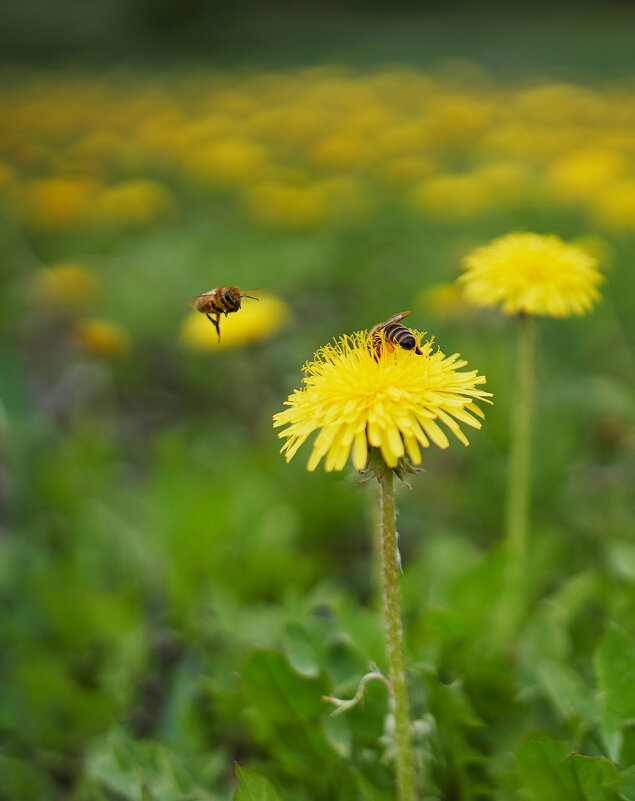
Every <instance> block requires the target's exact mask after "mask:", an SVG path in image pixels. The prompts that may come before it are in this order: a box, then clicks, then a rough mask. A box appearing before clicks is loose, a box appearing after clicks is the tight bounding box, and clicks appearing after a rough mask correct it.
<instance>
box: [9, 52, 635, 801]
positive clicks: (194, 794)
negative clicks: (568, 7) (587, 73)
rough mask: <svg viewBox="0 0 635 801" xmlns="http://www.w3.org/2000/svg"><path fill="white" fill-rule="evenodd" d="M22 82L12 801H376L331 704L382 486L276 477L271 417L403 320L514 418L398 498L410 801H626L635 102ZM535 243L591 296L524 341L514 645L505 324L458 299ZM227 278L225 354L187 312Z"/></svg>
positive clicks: (628, 85) (379, 77)
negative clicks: (331, 352)
mask: <svg viewBox="0 0 635 801" xmlns="http://www.w3.org/2000/svg"><path fill="white" fill-rule="evenodd" d="M4 78H5V79H4V80H2V81H1V85H2V88H1V89H0V108H1V109H2V112H1V117H2V120H1V124H0V231H1V236H0V281H1V283H2V292H1V294H0V328H1V330H2V333H3V335H4V340H5V342H6V343H7V344H6V345H4V346H3V347H2V350H0V454H1V455H2V457H3V462H4V463H5V464H6V466H2V464H0V504H1V505H2V509H3V513H4V514H3V517H4V521H3V522H2V523H1V526H2V527H1V528H0V587H1V593H2V599H3V602H4V611H3V614H2V615H1V616H0V637H1V641H2V654H1V655H0V675H2V683H3V690H4V691H3V693H2V696H1V698H0V731H2V735H3V746H2V750H0V776H1V777H2V780H1V781H0V798H6V799H12V800H13V799H17V798H20V799H26V800H27V801H30V800H33V801H35V800H36V799H55V800H57V799H62V798H63V799H68V801H71V799H72V801H106V799H108V801H115V800H116V801H177V799H182V801H185V800H186V799H192V800H193V799H201V801H202V800H203V799H209V801H228V799H231V798H235V799H237V801H256V800H257V801H263V800H265V801H278V799H293V801H321V800H322V799H323V800H324V801H327V799H328V801H332V800H333V799H341V800H342V801H349V799H350V801H353V799H355V800H356V801H357V799H364V801H389V799H393V798H394V789H393V782H394V764H393V763H394V759H393V757H394V730H393V729H392V728H391V726H392V722H391V718H390V716H389V715H388V714H387V713H388V709H389V706H388V697H387V691H386V687H385V686H384V685H383V684H382V683H381V682H369V683H368V684H367V685H366V686H365V688H364V697H363V700H362V701H360V703H358V704H356V705H355V706H354V707H353V708H351V709H349V710H347V711H345V712H344V713H342V714H338V715H335V716H334V715H332V714H331V712H332V711H333V707H332V704H329V702H328V701H325V700H324V697H325V696H326V697H336V698H352V697H353V696H354V695H355V692H356V690H357V688H358V686H359V682H360V680H361V679H362V677H363V676H364V675H365V674H367V673H368V672H369V670H372V667H371V666H372V665H377V666H378V667H379V669H381V670H382V671H383V672H384V673H385V672H386V665H385V656H384V652H383V629H382V621H381V617H380V615H379V612H378V609H377V605H376V601H375V598H376V586H375V579H374V576H375V575H376V571H375V568H374V561H373V560H374V555H373V546H372V531H373V529H374V526H375V519H374V515H373V513H372V511H370V507H371V498H372V493H371V492H370V490H369V488H368V487H367V486H358V485H357V483H356V482H357V474H356V473H355V472H354V470H353V469H352V468H351V467H349V468H348V469H347V471H344V472H343V473H326V472H322V471H316V472H315V474H314V475H312V476H308V475H307V473H306V470H305V467H304V463H303V460H302V459H295V460H292V461H291V463H290V464H289V465H287V464H285V462H284V460H283V459H282V458H281V457H280V454H279V448H280V442H279V440H278V439H277V438H276V435H275V432H272V430H271V416H272V415H273V414H274V413H275V412H277V411H279V410H280V408H281V404H282V403H283V401H284V399H285V398H286V397H287V396H288V395H289V393H290V392H291V391H292V390H293V388H294V387H295V386H296V385H297V383H298V379H297V373H298V369H299V367H300V365H302V364H303V363H305V362H306V361H307V360H310V359H311V358H312V354H314V353H315V352H316V351H317V349H318V348H319V346H320V345H322V344H323V343H324V342H329V341H331V340H332V339H333V337H340V336H342V335H347V334H350V333H351V332H353V331H362V330H368V329H370V328H371V327H372V326H373V325H374V324H375V323H377V322H378V321H379V320H385V319H387V318H388V317H389V316H390V315H391V314H395V313H397V312H400V311H402V310H404V309H412V315H411V317H410V318H409V323H410V321H412V327H413V328H415V329H416V330H417V331H419V330H426V331H427V332H428V335H427V337H426V339H427V338H429V337H430V336H431V335H435V336H436V337H437V339H438V341H439V343H440V344H441V346H442V348H443V350H444V352H445V353H447V354H448V355H449V354H458V353H460V354H461V358H465V359H466V361H467V362H468V364H469V365H470V369H471V368H472V366H474V367H478V371H479V373H482V374H484V375H486V376H487V385H486V388H487V390H488V391H490V392H492V393H493V395H494V401H495V404H494V406H492V407H489V406H488V407H487V415H486V421H484V422H483V427H482V430H481V431H479V432H478V434H476V432H475V433H474V436H470V446H469V447H468V448H463V447H459V446H458V444H457V446H456V447H454V448H450V449H448V450H447V451H445V450H440V449H435V448H425V449H424V450H423V452H422V454H420V455H421V458H422V466H423V467H425V470H426V472H425V473H423V474H422V475H421V476H419V477H418V478H417V479H416V481H415V482H414V483H413V486H414V488H413V490H412V492H409V491H407V490H404V491H403V493H401V494H400V497H399V507H400V510H401V511H400V516H399V520H398V526H399V535H400V540H399V543H400V549H401V554H402V562H403V575H402V577H401V580H402V591H403V611H404V629H405V638H406V667H407V671H408V689H409V701H410V709H411V714H412V718H413V726H412V740H413V751H414V756H415V762H416V764H417V769H418V770H419V771H420V772H421V773H422V774H423V775H425V777H426V784H425V787H426V798H430V799H432V798H440V799H441V798H443V799H447V801H485V800H486V799H487V800H488V801H489V800H490V799H491V801H507V799H511V798H522V799H527V801H547V800H548V801H588V800H589V799H593V801H635V728H634V720H635V690H634V688H635V643H634V641H633V637H632V634H633V631H634V630H635V593H634V592H633V582H634V581H635V539H634V537H635V528H634V526H633V517H632V500H633V498H632V487H633V484H634V483H635V482H634V478H635V476H634V475H633V448H634V439H633V420H634V408H633V400H632V398H633V395H632V390H633V378H634V375H635V372H634V367H635V355H634V354H635V351H634V348H635V343H634V340H633V331H632V328H631V327H630V326H631V325H632V320H633V308H632V297H633V291H634V290H635V279H634V278H633V275H634V272H633V265H632V248H633V242H634V231H635V95H634V93H633V84H632V80H627V79H623V80H612V81H604V82H603V83H599V82H598V83H595V84H591V83H588V84H581V83H575V82H569V83H567V82H562V81H556V80H551V79H549V78H548V77H545V76H541V77H538V78H535V79H530V78H526V79H523V80H520V79H518V80H515V81H512V80H509V81H503V80H500V79H496V78H495V77H493V76H492V75H489V74H488V73H487V72H486V71H485V70H484V69H482V68H480V67H478V66H477V65H464V68H463V69H462V70H461V71H460V72H455V73H453V72H451V71H450V72H448V71H444V70H423V69H419V68H415V67H408V66H386V67H377V68H375V69H372V70H366V71H356V70H353V69H348V68H344V67H338V66H317V67H314V68H306V69H297V70H291V69H290V70H287V71H277V72H274V71H270V72H266V71H240V70H236V71H213V70H208V69H203V68H200V69H199V68H191V69H189V70H182V71H176V70H173V71H166V72H164V73H156V74H149V73H144V72H142V71H137V72H133V71H126V70H123V69H119V70H112V71H110V72H102V73H99V74H97V73H95V74H88V73H82V74H79V73H77V72H72V71H57V72H29V71H18V70H13V69H12V70H10V71H9V70H7V72H6V74H5V75H4ZM526 231H537V232H539V233H541V234H553V235H556V236H558V237H561V238H562V239H563V240H564V241H566V242H568V243H574V247H575V250H576V253H579V254H580V256H579V263H581V264H582V265H583V267H584V269H586V268H587V267H589V265H595V264H596V263H597V264H598V265H599V269H600V270H601V271H602V273H603V276H604V283H603V284H602V286H600V288H599V290H598V291H595V290H593V298H592V300H593V303H594V305H595V308H594V311H593V312H592V313H590V314H589V315H588V316H586V317H581V318H571V319H568V320H550V319H545V320H544V321H541V323H544V325H541V333H540V347H539V363H538V373H537V379H536V415H535V423H536V425H535V435H534V438H533V445H534V462H535V467H534V471H533V497H532V508H533V512H532V521H531V525H530V530H529V540H528V541H529V546H528V555H527V561H526V565H525V572H524V576H523V587H524V590H525V593H526V601H527V605H526V608H525V609H524V611H523V612H522V615H521V616H520V619H519V621H518V625H517V628H516V630H515V631H514V632H513V633H511V634H510V635H509V637H508V639H507V640H505V642H503V643H501V642H500V641H497V642H494V640H493V638H492V631H493V630H494V629H495V626H496V619H497V606H498V604H499V602H500V598H501V595H502V593H503V590H504V583H505V558H504V548H503V546H502V544H501V543H502V531H503V508H504V493H505V476H506V469H507V454H508V448H509V420H510V415H511V412H512V410H513V408H514V405H515V403H516V398H515V397H514V393H513V387H512V384H511V380H510V376H511V374H512V373H513V369H514V360H515V355H514V350H513V348H512V346H511V342H510V339H511V338H512V337H513V334H512V332H513V322H514V321H513V320H511V319H507V318H504V317H503V316H499V315H497V314H496V313H495V312H494V311H491V310H482V309H476V308H473V307H471V306H469V305H467V303H466V299H465V296H464V295H463V294H462V293H461V292H459V291H458V289H457V285H456V283H455V281H456V278H457V277H458V275H459V273H460V268H461V263H462V260H463V259H464V258H465V256H466V255H467V254H468V253H470V252H474V251H475V248H477V247H479V246H484V245H486V243H488V242H490V241H492V240H494V239H495V238H497V237H502V236H503V235H505V234H508V233H510V232H520V233H521V234H522V232H526ZM223 284H236V285H238V286H240V287H241V288H242V287H244V288H246V289H253V290H258V289H259V288H260V289H262V290H266V291H263V292H262V295H261V300H260V301H249V302H245V305H244V307H243V309H241V311H240V312H239V313H237V314H235V315H233V316H230V317H228V318H227V319H223V321H222V322H221V326H223V328H222V330H223V341H222V342H221V346H220V347H219V346H218V343H217V341H216V340H217V337H216V332H215V331H214V328H213V326H212V325H211V324H209V322H208V321H207V320H206V318H205V317H204V316H203V315H200V314H196V313H195V312H192V311H191V309H189V308H188V305H187V303H188V300H189V299H190V298H192V297H193V296H196V295H198V294H200V293H202V292H206V291H208V290H210V289H212V288H213V287H214V286H220V285H223ZM598 294H599V295H601V298H599V297H598ZM587 300H588V303H587V302H586V301H587ZM249 304H250V305H249ZM583 305H585V309H586V308H587V307H588V306H589V305H591V300H590V299H588V298H586V299H585V302H584V304H583ZM225 335H226V338H225ZM435 352H436V351H435ZM413 358H415V357H414V356H413ZM439 358H440V357H439ZM369 359H370V356H369ZM370 366H371V368H373V369H374V367H375V366H376V364H373V365H370ZM450 419H451V418H450ZM468 424H469V423H468ZM443 436H445V435H443ZM431 438H432V435H431ZM411 445H412V448H413V451H414V452H415V453H417V454H418V453H419V448H418V446H416V443H415V442H414V440H413V442H411ZM387 448H388V451H390V446H387ZM323 450H324V449H323ZM326 450H328V448H326ZM349 450H350V443H349V448H348V449H347V450H346V453H345V454H343V455H342V454H337V459H336V462H337V464H338V467H341V466H343V465H344V463H345V462H346V459H347V458H348V452H349ZM397 450H398V449H397ZM402 452H403V448H402ZM307 453H308V451H307ZM322 455H324V453H323V454H322ZM397 455H399V454H397ZM333 458H334V459H335V457H333ZM360 458H361V457H360ZM235 762H236V763H238V766H237V767H236V768H235V767H234V763H235Z"/></svg>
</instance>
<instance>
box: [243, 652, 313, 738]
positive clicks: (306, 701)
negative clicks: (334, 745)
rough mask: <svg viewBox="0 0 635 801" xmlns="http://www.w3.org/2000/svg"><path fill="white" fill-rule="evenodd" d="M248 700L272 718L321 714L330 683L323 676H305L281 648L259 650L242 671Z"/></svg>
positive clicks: (279, 719)
mask: <svg viewBox="0 0 635 801" xmlns="http://www.w3.org/2000/svg"><path fill="white" fill-rule="evenodd" d="M242 678H243V686H244V689H245V695H246V697H247V701H248V703H252V704H253V705H254V706H256V707H257V708H258V709H259V710H260V711H261V712H262V713H263V714H266V715H267V717H268V718H269V720H270V721H278V722H285V721H290V720H298V719H302V718H306V717H308V716H312V715H314V716H316V715H320V714H321V713H324V712H325V711H327V709H328V707H327V706H326V705H325V703H324V701H323V700H322V696H323V695H324V694H326V693H327V691H328V687H327V685H326V681H325V680H324V678H323V677H317V676H304V675H302V674H300V673H298V672H297V671H296V670H294V669H293V668H292V667H291V665H290V664H289V662H288V661H287V659H286V658H285V656H284V655H283V654H282V653H280V652H278V651H257V652H256V653H255V654H253V656H252V657H251V658H250V659H249V660H248V662H247V664H246V665H245V668H244V670H243V673H242Z"/></svg>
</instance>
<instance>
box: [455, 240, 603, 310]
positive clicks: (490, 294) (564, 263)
mask: <svg viewBox="0 0 635 801" xmlns="http://www.w3.org/2000/svg"><path fill="white" fill-rule="evenodd" d="M463 268H464V270H465V272H464V273H463V275H461V276H460V278H459V281H460V282H461V283H462V284H463V290H464V292H465V295H466V297H467V299H468V300H469V301H470V302H472V303H474V304H476V305H477V306H497V305H498V304H500V306H501V310H502V311H503V312H504V313H505V314H517V313H519V312H525V313H527V314H541V315H547V316H549V317H568V316H569V315H571V314H584V313H585V312H587V311H588V310H589V309H590V308H591V306H592V305H593V302H594V301H595V300H597V299H598V297H599V292H598V289H597V287H598V285H599V284H600V283H601V282H602V280H603V277H602V274H601V273H600V272H599V271H598V269H597V260H596V259H595V258H594V257H593V256H592V255H591V254H590V253H589V252H588V251H586V250H583V249H582V248H580V247H576V246H575V245H571V244H567V243H566V242H563V241H562V240H561V239H560V238H559V237H557V236H553V235H541V234H533V233H516V234H508V235H507V236H504V237H501V238H500V239H495V240H494V241H493V242H491V243H490V244H489V245H485V246H484V247H480V248H477V249H476V250H474V251H472V252H471V253H470V254H468V255H467V256H466V258H465V259H464V261H463Z"/></svg>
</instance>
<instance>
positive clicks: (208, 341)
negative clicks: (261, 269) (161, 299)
mask: <svg viewBox="0 0 635 801" xmlns="http://www.w3.org/2000/svg"><path fill="white" fill-rule="evenodd" d="M288 317H289V308H288V306H287V304H286V303H283V302H282V301H281V300H278V298H274V297H270V296H268V295H264V296H262V297H261V298H260V299H259V300H258V301H255V300H248V301H246V302H245V301H243V305H242V306H241V308H240V311H238V312H234V313H232V314H228V315H227V317H225V316H224V315H223V316H222V317H221V321H220V332H221V341H220V342H219V341H218V335H217V334H216V329H215V328H214V326H213V325H212V324H211V323H210V321H209V320H208V319H207V317H206V316H205V315H204V314H201V313H200V312H192V314H190V315H189V316H188V317H186V319H185V320H184V321H183V324H182V325H181V331H180V334H179V340H180V342H181V344H182V345H183V346H184V347H186V348H189V349H190V350H204V351H211V352H212V353H213V352H214V351H218V350H225V349H227V348H236V347H239V346H241V345H247V344H248V343H249V342H255V341H257V340H259V339H266V338H267V337H269V336H271V335H272V334H274V333H275V332H276V331H277V330H278V329H279V328H280V327H281V326H282V325H283V323H284V322H285V321H286V320H287V318H288Z"/></svg>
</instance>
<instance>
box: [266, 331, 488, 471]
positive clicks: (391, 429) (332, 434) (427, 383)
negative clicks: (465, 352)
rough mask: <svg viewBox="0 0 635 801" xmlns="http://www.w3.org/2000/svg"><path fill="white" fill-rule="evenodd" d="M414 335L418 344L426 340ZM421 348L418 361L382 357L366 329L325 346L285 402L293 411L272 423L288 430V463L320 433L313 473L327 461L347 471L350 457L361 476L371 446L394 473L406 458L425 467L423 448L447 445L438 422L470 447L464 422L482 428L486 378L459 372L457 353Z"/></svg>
mask: <svg viewBox="0 0 635 801" xmlns="http://www.w3.org/2000/svg"><path fill="white" fill-rule="evenodd" d="M413 333H414V334H415V337H416V338H417V341H418V342H420V341H421V336H422V335H421V334H420V333H418V332H413ZM421 350H422V351H423V354H422V355H418V354H416V353H414V352H412V351H406V350H404V349H403V348H396V349H395V350H394V352H392V353H389V352H388V351H387V349H385V348H384V349H382V352H381V355H380V356H379V358H376V357H375V355H374V351H373V352H371V350H370V349H369V348H368V333H367V332H366V331H361V332H358V333H355V334H353V335H352V336H344V337H341V338H340V339H338V340H336V341H335V342H334V343H331V344H328V345H326V346H325V347H323V348H320V350H318V352H317V353H316V354H315V357H314V359H313V361H310V362H307V363H306V364H305V365H304V373H305V375H304V379H303V383H304V387H303V389H301V390H296V391H295V392H294V393H293V394H292V395H290V396H289V399H288V400H287V401H286V402H285V405H286V406H288V407H289V408H288V409H286V410H285V411H283V412H280V413H278V414H276V415H274V418H273V419H274V428H275V427H279V426H287V427H286V428H285V429H284V431H281V432H280V434H279V436H280V437H281V438H284V439H286V442H285V444H284V446H283V447H282V451H281V452H282V453H284V454H285V458H286V460H287V461H289V460H290V459H292V458H293V456H294V455H295V453H296V452H297V450H298V448H299V447H300V446H301V445H302V444H303V443H304V442H305V441H306V439H307V438H308V437H309V436H310V435H311V434H312V433H313V432H315V431H317V432H318V434H317V437H316V439H315V441H314V443H313V451H312V453H311V457H310V459H309V462H308V465H307V469H308V470H311V471H312V470H315V468H316V467H317V465H318V464H319V462H320V461H321V459H322V458H323V457H326V461H325V469H326V470H327V471H331V470H342V469H343V468H344V466H345V464H346V462H347V461H348V458H349V455H350V454H351V453H352V457H353V465H354V466H355V468H356V469H357V470H361V469H362V468H363V467H364V466H365V464H366V461H367V458H368V447H369V446H370V447H374V448H379V449H380V450H381V454H382V456H383V459H384V462H385V463H386V465H388V466H389V467H396V466H397V463H398V462H399V459H401V458H402V457H403V456H404V455H405V453H406V452H407V454H408V456H409V458H410V460H411V461H412V462H413V463H414V464H420V462H421V450H420V446H422V447H424V448H427V447H428V446H429V445H430V442H433V443H434V444H435V445H437V446H438V447H440V448H447V447H448V445H449V441H448V438H447V436H446V434H445V432H444V431H443V429H442V428H441V427H440V426H439V425H438V423H439V422H441V423H443V424H444V425H445V426H446V427H447V428H448V429H449V430H450V431H451V432H452V433H453V434H454V436H456V437H457V439H458V440H459V441H460V442H462V443H463V444H464V445H468V444H469V443H468V440H467V438H466V437H465V434H464V433H463V432H462V431H461V429H460V428H459V425H458V422H461V423H465V424H466V425H468V426H471V427H472V428H480V427H481V424H480V422H479V420H478V419H477V418H476V417H475V416H474V415H477V417H483V413H482V411H481V410H480V409H479V407H478V406H477V405H476V404H475V403H474V401H475V400H486V399H487V398H488V397H490V396H491V394H490V393H489V392H485V391H484V390H482V389H478V388H477V387H479V386H480V385H481V384H484V383H485V378H484V377H483V376H479V375H478V374H477V372H476V370H472V371H470V372H459V370H460V368H461V367H464V366H465V364H466V362H464V361H459V357H458V354H454V355H453V356H449V357H446V356H445V355H444V354H443V353H442V352H441V351H440V350H438V349H437V350H434V349H433V341H432V340H428V341H427V342H425V343H423V344H421ZM488 402H489V401H488ZM457 421H458V422H457Z"/></svg>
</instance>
